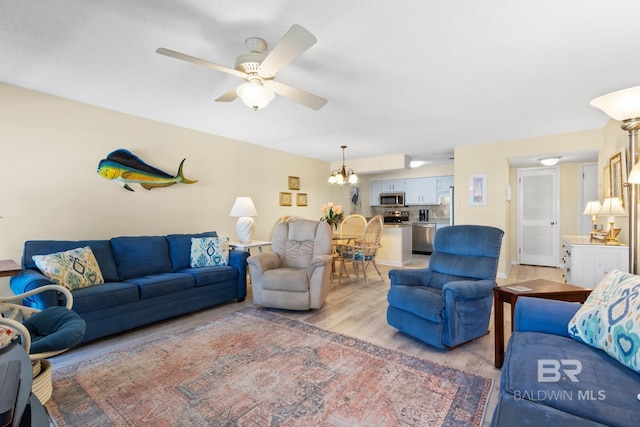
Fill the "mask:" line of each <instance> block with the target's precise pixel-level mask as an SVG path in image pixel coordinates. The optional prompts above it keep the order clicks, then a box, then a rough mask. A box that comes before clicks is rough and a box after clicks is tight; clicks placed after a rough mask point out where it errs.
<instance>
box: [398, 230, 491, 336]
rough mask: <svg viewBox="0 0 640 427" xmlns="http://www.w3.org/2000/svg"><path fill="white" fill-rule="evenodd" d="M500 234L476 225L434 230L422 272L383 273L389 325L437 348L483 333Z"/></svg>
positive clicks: (489, 310) (487, 325) (487, 317)
mask: <svg viewBox="0 0 640 427" xmlns="http://www.w3.org/2000/svg"><path fill="white" fill-rule="evenodd" d="M503 235H504V232H503V231H502V230H500V229H498V228H495V227H488V226H481V225H455V226H451V227H445V228H442V229H440V230H438V232H437V233H436V237H435V240H434V243H433V253H432V254H431V258H430V260H429V267H428V268H425V269H413V270H411V269H402V270H391V271H389V279H390V280H391V287H390V289H389V293H388V294H387V301H388V302H389V307H388V308H387V322H388V323H389V325H391V326H393V327H395V328H397V329H399V330H400V331H401V332H404V333H406V334H408V335H411V336H413V337H415V338H418V339H419V340H421V341H424V342H426V343H427V344H431V345H433V346H435V347H439V348H445V347H455V346H457V345H459V344H462V343H465V342H467V341H470V340H472V339H474V338H478V337H480V336H482V335H484V334H486V333H487V330H488V327H489V320H490V318H491V306H492V304H493V287H494V286H496V285H497V284H496V281H495V280H496V273H497V270H498V258H499V256H500V245H501V243H502V237H503Z"/></svg>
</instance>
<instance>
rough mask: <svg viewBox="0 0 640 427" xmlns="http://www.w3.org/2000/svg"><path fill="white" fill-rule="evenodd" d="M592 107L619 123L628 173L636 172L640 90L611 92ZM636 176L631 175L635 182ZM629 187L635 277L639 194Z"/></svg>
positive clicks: (633, 184)
mask: <svg viewBox="0 0 640 427" xmlns="http://www.w3.org/2000/svg"><path fill="white" fill-rule="evenodd" d="M591 105H592V106H594V107H596V108H599V109H600V110H602V111H604V112H605V113H606V114H607V115H608V116H609V117H611V118H612V119H615V120H619V121H621V122H622V129H623V130H626V131H627V132H629V157H628V160H627V162H628V169H627V170H630V171H632V173H633V170H634V169H635V158H636V152H637V144H638V131H639V130H640V86H636V87H632V88H629V89H624V90H620V91H617V92H612V93H609V94H607V95H603V96H601V97H599V98H596V99H594V100H592V101H591ZM636 176H637V173H636V174H634V180H635V179H636ZM628 183H629V206H627V209H629V272H630V273H632V274H638V262H637V258H636V251H637V246H638V230H637V224H638V193H637V188H636V184H638V183H640V180H639V181H638V182H635V181H632V180H631V179H628Z"/></svg>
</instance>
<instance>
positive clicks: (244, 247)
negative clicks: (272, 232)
mask: <svg viewBox="0 0 640 427" xmlns="http://www.w3.org/2000/svg"><path fill="white" fill-rule="evenodd" d="M229 246H230V247H231V248H233V249H239V250H241V251H247V252H249V253H251V248H258V250H259V251H260V253H262V248H263V247H264V246H271V242H265V241H262V240H252V241H250V242H249V243H241V242H229Z"/></svg>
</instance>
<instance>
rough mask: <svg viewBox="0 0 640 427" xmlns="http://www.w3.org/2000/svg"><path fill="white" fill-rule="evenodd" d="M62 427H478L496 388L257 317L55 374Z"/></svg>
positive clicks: (52, 407)
mask: <svg viewBox="0 0 640 427" xmlns="http://www.w3.org/2000/svg"><path fill="white" fill-rule="evenodd" d="M53 382H54V386H53V387H54V392H53V397H52V398H51V400H49V402H47V404H46V407H47V409H48V410H49V412H50V414H51V415H52V416H53V418H54V419H55V421H56V422H57V423H58V425H59V426H83V427H85V426H107V425H113V426H342V427H344V426H430V427H431V426H440V425H442V426H479V425H481V423H482V421H483V417H484V411H485V408H486V402H487V399H488V396H489V393H490V390H491V385H492V381H491V380H490V379H488V378H484V377H481V376H478V375H474V374H469V373H465V372H463V371H460V370H457V369H454V368H450V367H446V366H443V365H440V364H436V363H433V362H429V361H427V360H423V359H420V358H416V357H412V356H409V355H406V354H403V353H401V352H398V351H394V350H390V349H387V348H383V347H380V346H377V345H374V344H371V343H368V342H365V341H362V340H359V339H356V338H353V337H348V336H346V335H341V334H338V333H335V332H330V331H327V330H324V329H320V328H317V327H315V326H312V325H309V324H307V323H304V322H301V321H297V320H291V319H288V318H286V317H284V316H281V315H278V314H275V313H272V312H269V311H266V310H260V309H255V308H248V309H244V310H240V311H237V312H234V313H231V314H226V315H223V316H218V317H213V318H211V319H208V320H202V321H199V322H198V323H197V324H195V325H193V326H188V327H184V328H183V329H181V330H179V331H178V332H175V333H172V334H170V335H165V336H162V337H160V338H158V337H153V338H148V339H143V340H142V342H139V343H136V344H134V345H131V346H130V347H128V348H124V349H120V350H116V351H113V352H111V353H107V354H104V355H101V356H100V357H98V358H95V359H93V360H86V361H84V362H81V363H79V364H76V365H73V366H67V367H64V368H60V369H55V363H54V373H53Z"/></svg>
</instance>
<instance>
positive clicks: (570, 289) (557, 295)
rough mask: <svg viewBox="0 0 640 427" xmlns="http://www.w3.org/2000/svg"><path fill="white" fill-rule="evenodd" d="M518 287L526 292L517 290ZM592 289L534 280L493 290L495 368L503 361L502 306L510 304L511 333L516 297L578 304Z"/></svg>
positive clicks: (500, 366)
mask: <svg viewBox="0 0 640 427" xmlns="http://www.w3.org/2000/svg"><path fill="white" fill-rule="evenodd" d="M518 287H523V288H527V290H518ZM592 290H593V289H588V288H583V287H580V286H574V285H569V284H566V283H560V282H552V281H551V280H545V279H535V280H529V281H527V282H521V283H513V284H510V285H503V286H497V287H495V288H493V302H494V307H493V324H494V328H495V333H496V336H495V344H496V348H495V366H496V368H498V369H500V368H502V362H503V360H504V305H503V303H505V302H506V303H508V304H511V332H513V313H514V311H515V306H516V301H518V297H522V296H527V297H536V298H546V299H553V300H558V301H569V302H580V303H583V302H585V301H586V299H587V297H588V296H589V294H590V293H591V291H592Z"/></svg>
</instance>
